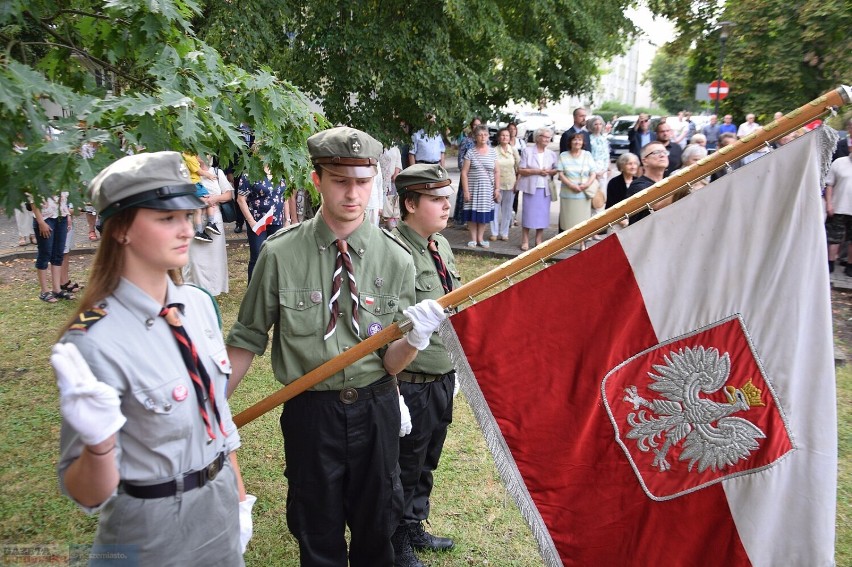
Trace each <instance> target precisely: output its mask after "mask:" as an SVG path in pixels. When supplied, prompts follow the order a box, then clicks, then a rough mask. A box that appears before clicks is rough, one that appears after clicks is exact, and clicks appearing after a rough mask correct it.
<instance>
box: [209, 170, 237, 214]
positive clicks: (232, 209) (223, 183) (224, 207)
mask: <svg viewBox="0 0 852 567" xmlns="http://www.w3.org/2000/svg"><path fill="white" fill-rule="evenodd" d="M213 171H215V172H216V180H217V182H218V183H219V191H220V193H222V194H224V193H226V192H228V191H230V192H231V200H230V201H225V202H224V203H219V212H221V213H222V222H225V223H227V222H236V220H237V204H236V203H235V202H234V187H233V186H232V185H231V184H230V182H228V179H227V178H225V177H224V176H223V175H220V173H221V170H220V169H219V168H218V167H214V168H213Z"/></svg>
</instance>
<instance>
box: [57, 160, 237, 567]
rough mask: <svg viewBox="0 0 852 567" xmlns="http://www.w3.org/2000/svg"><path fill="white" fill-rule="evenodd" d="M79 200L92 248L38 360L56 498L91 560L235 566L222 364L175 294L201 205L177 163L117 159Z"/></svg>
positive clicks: (205, 317) (188, 303)
mask: <svg viewBox="0 0 852 567" xmlns="http://www.w3.org/2000/svg"><path fill="white" fill-rule="evenodd" d="M90 188H91V191H92V201H93V203H94V204H95V206H96V207H97V209H98V211H99V213H100V215H101V218H102V219H104V225H103V241H102V242H101V245H100V247H99V249H98V251H97V254H96V256H95V259H94V261H93V263H92V268H91V274H90V277H89V284H88V285H87V287H86V295H85V297H84V298H83V301H82V302H81V307H80V309H79V310H78V312H77V314H75V315H74V317H73V318H72V320H71V321H70V322H69V323H68V324H67V325H66V326H65V329H64V334H63V336H62V339H61V341H60V343H59V344H57V345H55V346H54V350H53V355H52V356H51V363H52V364H53V366H54V369H55V370H56V375H57V383H58V385H59V400H60V408H61V413H62V430H61V440H60V449H61V457H60V461H59V466H58V470H59V482H60V486H61V488H62V490H63V492H65V493H66V494H67V495H68V496H69V497H70V498H71V499H73V500H74V501H75V502H77V503H78V504H79V505H80V506H81V507H82V508H83V509H84V510H86V511H88V512H96V511H99V512H100V522H99V524H98V531H97V534H96V535H95V545H94V548H93V550H92V552H93V554H99V553H100V554H104V553H110V552H116V553H123V554H125V555H127V557H129V558H131V559H136V560H137V562H138V564H139V565H181V566H183V565H204V566H207V565H242V564H243V560H242V554H241V552H240V525H239V524H240V522H239V518H240V514H239V512H238V510H239V493H240V492H241V491H242V490H241V482H240V480H239V470H238V469H237V467H236V460H235V459H233V457H234V453H233V451H235V450H236V449H237V448H238V447H239V445H240V436H239V434H238V433H237V429H236V426H235V425H234V423H233V421H232V419H231V412H230V409H229V408H228V403H227V400H226V398H225V388H226V382H227V378H228V374H229V372H230V362H229V361H228V356H227V353H226V351H225V345H224V343H223V342H222V335H221V331H220V329H219V323H218V318H217V314H216V310H215V307H214V305H213V303H212V301H211V299H210V297H209V296H208V295H207V294H206V293H205V292H203V291H201V290H200V289H197V288H195V287H192V286H188V285H187V286H184V285H179V274H180V269H181V267H183V266H184V265H185V264H186V262H187V260H188V258H189V255H188V250H189V245H190V242H191V240H192V237H193V234H194V228H193V225H192V214H193V212H194V210H195V209H198V208H200V207H203V206H204V203H203V202H201V200H200V199H198V198H197V197H195V188H194V186H193V185H192V184H191V183H190V180H189V172H188V171H187V168H186V166H185V165H184V163H183V160H182V159H181V155H180V154H179V153H177V152H157V153H146V154H139V155H134V156H128V157H125V158H122V159H120V160H118V161H116V162H115V163H113V164H112V165H110V166H109V167H107V168H106V169H104V170H103V171H102V172H101V173H100V174H99V175H98V176H97V177H95V179H94V180H93V181H92V184H91V186H90ZM238 485H240V488H238ZM249 517H250V516H249Z"/></svg>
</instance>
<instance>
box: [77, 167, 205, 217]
mask: <svg viewBox="0 0 852 567" xmlns="http://www.w3.org/2000/svg"><path fill="white" fill-rule="evenodd" d="M89 191H90V192H91V195H92V203H94V205H95V208H96V209H97V210H98V213H100V215H101V218H103V219H107V218H109V217H111V216H112V215H114V214H115V213H117V212H119V211H123V210H124V209H129V208H131V207H141V208H143V209H161V210H167V211H186V210H191V209H200V208H203V207H205V206H206V205H205V204H204V201H202V200H201V199H199V198H198V197H196V196H195V184H194V183H192V182H191V181H190V180H189V170H188V169H187V167H186V164H185V163H184V161H183V157H182V156H181V155H180V154H179V153H178V152H152V153H144V154H137V155H132V156H127V157H123V158H121V159H120V160H118V161H116V162H113V163H112V164H110V165H108V166H107V167H106V168H104V170H103V171H101V172H100V173H99V174H98V175H97V176H96V177H95V178H94V179H92V182H91V183H90V184H89Z"/></svg>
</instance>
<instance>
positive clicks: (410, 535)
mask: <svg viewBox="0 0 852 567" xmlns="http://www.w3.org/2000/svg"><path fill="white" fill-rule="evenodd" d="M396 188H397V191H398V192H399V195H400V211H401V212H402V223H401V224H400V225H399V226H398V227H397V228H396V229H394V233H395V234H396V235H397V236H398V237H399V239H400V240H401V241H402V242H403V243H404V244H405V245H406V246H407V247H408V249H409V250H410V251H411V255H412V257H413V258H414V267H415V270H416V274H415V276H414V285H415V288H416V298H417V300H418V301H420V300H423V299H437V298H439V297H441V296H442V295H444V294H445V293H448V292H450V291H451V290H453V289H454V288H456V287H458V285H459V281H460V280H459V276H458V272H457V271H456V263H455V258H454V257H453V252H452V250H451V249H450V245H449V243H448V242H447V240H446V239H445V238H444V237H443V236H441V235H440V234H439V231H441V230H443V229H444V228H446V226H447V219H448V218H449V214H450V200H449V196H450V195H452V194H453V189H452V187H451V186H450V178H449V176H448V175H447V171H446V170H445V169H444V168H443V167H441V166H440V165H437V164H436V165H427V164H417V165H412V166H410V167H408V168H407V169H405V170H404V171H403V172H402V173H400V174H399V175H397V178H396ZM397 379H398V380H399V391H400V393H401V394H402V395H403V397H404V398H405V404H406V405H407V406H408V409H409V410H410V412H411V423H412V431H411V433H410V434H409V435H407V436H405V437H403V438H402V439H400V441H399V466H400V478H401V480H402V490H403V494H404V497H405V505H404V508H403V514H402V521H401V522H400V525H399V527H398V528H397V531H396V533H395V534H394V537H393V543H394V550H395V551H396V565H397V566H400V567H421V566H422V565H423V564H422V563H421V562H420V561H419V559H418V558H417V556H416V555H415V553H414V550H413V549H412V547H413V548H414V549H429V550H436V551H440V550H446V549H451V548H452V547H453V540H451V539H449V538H445V537H437V536H433V535H431V534H430V533H428V532H427V531H426V530H425V529H424V528H423V522H424V521H425V520H426V519H428V517H429V494H430V493H431V492H432V471H434V470H435V469H436V468H437V467H438V459H440V457H441V450H442V449H443V447H444V439H446V437H447V427H448V426H449V425H450V422H451V421H452V420H453V393H454V388H455V384H456V377H455V370H454V369H453V363H452V361H451V360H450V357H449V355H448V354H447V349H446V348H445V347H444V343H443V342H441V339H440V338H439V337H438V335H432V337H431V339H430V341H429V346H428V347H427V348H426V349H425V350H424V351H422V352H421V353H420V354H419V355H418V356H417V358H416V359H415V360H414V362H412V363H411V364H409V365H408V367H407V368H406V369H405V370H403V371H402V372H399V373H398V374H397Z"/></svg>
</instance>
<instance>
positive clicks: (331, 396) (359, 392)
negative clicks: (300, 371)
mask: <svg viewBox="0 0 852 567" xmlns="http://www.w3.org/2000/svg"><path fill="white" fill-rule="evenodd" d="M390 390H396V378H394V377H392V376H387V375H385V376H384V377H383V378H381V379H380V380H379V381H377V382H374V383H372V384H370V385H369V386H365V387H363V388H343V389H342V390H319V391H317V390H308V391H307V392H304V393H302V394H299V395H300V396H305V397H308V398H312V399H315V400H323V401H329V402H330V401H334V402H342V403H344V404H346V405H349V404H354V403H355V402H357V401H358V400H366V399H369V398H372V397H373V396H378V395H379V394H384V393H385V392H387V391H390Z"/></svg>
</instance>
